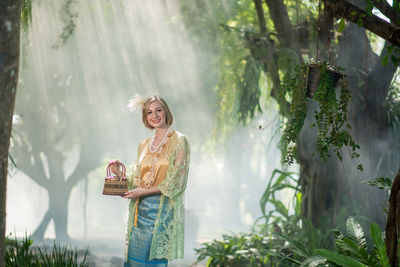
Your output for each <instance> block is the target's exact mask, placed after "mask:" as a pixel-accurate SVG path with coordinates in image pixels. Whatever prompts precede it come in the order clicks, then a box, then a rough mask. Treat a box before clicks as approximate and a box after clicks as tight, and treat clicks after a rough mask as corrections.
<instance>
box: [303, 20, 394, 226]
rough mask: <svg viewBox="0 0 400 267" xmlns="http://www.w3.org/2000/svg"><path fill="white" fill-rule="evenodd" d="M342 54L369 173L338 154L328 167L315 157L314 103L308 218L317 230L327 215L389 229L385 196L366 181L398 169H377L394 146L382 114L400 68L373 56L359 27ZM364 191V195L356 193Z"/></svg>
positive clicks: (306, 184)
mask: <svg viewBox="0 0 400 267" xmlns="http://www.w3.org/2000/svg"><path fill="white" fill-rule="evenodd" d="M360 48H361V49H360ZM337 51H338V53H337V55H338V59H337V64H338V65H339V66H340V67H343V68H344V69H345V74H346V75H348V80H349V87H350V89H351V90H352V101H351V102H350V104H349V107H348V110H349V122H350V124H351V125H352V129H351V134H352V135H353V137H354V138H355V141H356V142H357V143H358V144H359V145H360V146H361V155H362V159H361V161H362V163H363V165H364V166H365V167H366V169H365V170H364V171H363V172H358V171H357V170H356V166H357V164H358V163H359V162H358V161H357V160H355V159H350V158H349V157H345V158H344V162H340V161H339V160H338V159H337V157H336V156H335V155H334V154H333V153H331V154H332V156H331V157H330V158H328V160H327V162H324V161H322V160H318V158H317V156H312V153H313V152H314V151H315V148H316V146H315V143H314V140H315V139H316V132H315V130H314V129H310V128H309V127H308V125H310V121H309V117H310V116H311V115H312V113H313V104H312V103H311V104H310V105H309V106H308V109H307V110H308V114H307V120H306V123H305V125H304V127H303V130H302V133H301V135H300V138H299V146H298V151H299V162H300V171H301V173H300V175H301V177H300V182H301V186H302V189H303V192H302V193H303V203H302V204H303V206H302V212H303V215H305V216H307V217H309V218H310V219H311V220H312V222H313V223H314V225H316V226H317V227H320V226H322V225H320V223H321V222H320V219H321V218H323V217H324V215H328V218H329V219H328V221H329V222H331V223H330V224H332V225H334V224H335V220H336V219H338V220H340V219H345V218H339V217H337V216H338V215H341V216H342V217H343V216H344V217H346V216H349V215H362V216H367V217H369V218H370V219H371V220H374V221H376V222H377V223H378V224H379V225H380V226H381V227H383V225H384V223H385V218H383V216H381V212H379V210H381V207H380V206H379V204H380V203H381V202H382V201H384V195H383V192H376V190H373V189H371V188H369V187H368V186H366V185H365V184H361V183H360V182H361V180H365V179H366V178H374V177H378V176H389V173H390V171H391V170H393V168H394V166H389V164H386V165H385V160H383V161H382V162H383V163H382V165H381V168H380V170H378V169H377V168H376V166H377V165H378V162H379V161H380V158H385V157H387V154H388V153H387V151H390V142H392V140H391V139H390V138H388V136H387V135H386V134H387V133H388V132H389V131H388V129H389V128H390V127H391V126H390V125H387V124H386V123H385V121H386V120H385V118H384V117H383V116H382V114H385V111H384V106H383V102H384V99H385V97H386V95H387V92H388V88H389V85H390V82H391V80H392V77H393V74H394V72H395V70H396V68H395V67H394V66H393V65H392V64H389V65H388V66H382V65H381V61H380V59H379V57H377V56H376V55H374V54H373V53H372V50H371V48H370V44H369V41H368V39H367V37H366V34H365V30H364V29H362V28H359V27H357V26H355V25H349V26H348V27H346V29H345V31H344V32H343V36H342V38H341V39H340V41H339V46H338V48H337ZM360 84H363V85H361V86H360ZM347 151H348V150H347V148H345V149H343V152H344V153H345V154H346V153H347ZM387 162H390V161H389V160H388V161H387ZM383 165H385V166H383ZM360 187H362V188H363V189H362V190H363V192H364V193H363V194H359V192H358V191H359V190H356V189H359V188H360ZM342 208H344V209H342ZM325 226H326V225H325Z"/></svg>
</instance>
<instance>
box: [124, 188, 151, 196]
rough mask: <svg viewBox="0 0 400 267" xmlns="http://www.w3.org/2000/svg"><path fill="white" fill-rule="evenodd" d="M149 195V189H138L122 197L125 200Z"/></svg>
mask: <svg viewBox="0 0 400 267" xmlns="http://www.w3.org/2000/svg"><path fill="white" fill-rule="evenodd" d="M146 195H147V189H144V188H136V189H133V190H131V191H128V192H126V193H125V194H124V195H123V196H122V197H123V198H140V197H144V196H146Z"/></svg>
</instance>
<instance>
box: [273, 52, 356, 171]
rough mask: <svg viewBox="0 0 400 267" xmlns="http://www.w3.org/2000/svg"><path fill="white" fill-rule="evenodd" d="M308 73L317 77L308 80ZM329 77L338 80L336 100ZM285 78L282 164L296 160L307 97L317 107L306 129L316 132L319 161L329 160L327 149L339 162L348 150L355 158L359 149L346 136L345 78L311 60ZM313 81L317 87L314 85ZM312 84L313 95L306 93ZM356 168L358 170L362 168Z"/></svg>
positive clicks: (348, 134)
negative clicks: (286, 105)
mask: <svg viewBox="0 0 400 267" xmlns="http://www.w3.org/2000/svg"><path fill="white" fill-rule="evenodd" d="M312 69H315V70H316V71H315V72H316V74H317V77H311V76H312V75H311V74H314V72H312ZM332 75H336V76H337V77H336V79H339V81H338V83H339V88H340V90H339V97H337V96H336V91H335V89H336V82H335V81H333V79H334V78H332ZM287 76H289V77H287ZM287 76H286V77H285V78H286V79H284V80H283V83H282V89H283V90H282V92H281V93H282V94H283V97H280V99H286V98H289V99H290V100H291V102H290V113H289V114H290V115H289V119H288V123H287V124H286V127H285V129H284V132H283V135H282V139H281V142H282V144H281V148H283V149H282V154H283V158H284V162H287V163H289V164H291V163H293V162H294V159H295V158H296V150H297V140H298V136H299V134H300V131H301V129H302V128H303V125H304V120H305V118H306V115H307V103H308V99H307V96H308V97H310V98H311V97H312V99H313V100H314V101H316V102H317V103H318V109H317V110H316V111H314V114H313V119H314V121H313V122H312V123H311V126H310V127H311V128H312V127H316V128H317V129H318V133H317V141H316V143H317V147H316V149H317V152H318V153H319V155H320V157H321V158H322V159H324V160H326V159H327V158H328V157H329V156H330V154H329V148H330V147H332V148H333V151H334V152H335V153H336V155H337V156H338V158H339V159H340V160H342V159H343V156H342V151H341V149H342V147H345V146H348V147H350V148H351V149H352V155H351V156H352V158H358V157H359V156H360V155H359V154H358V153H357V149H359V148H360V147H359V146H358V145H357V144H356V143H355V142H354V140H353V138H352V136H351V135H350V132H349V131H350V129H351V126H350V124H349V123H348V121H347V105H348V103H349V101H350V99H351V92H350V89H349V87H348V82H347V80H346V77H345V76H344V75H343V74H341V73H339V72H338V71H337V70H335V69H334V68H333V67H331V66H330V65H329V64H328V63H326V62H320V61H314V60H312V59H310V60H309V61H307V62H306V63H304V64H302V65H300V66H297V67H296V68H295V70H294V71H293V72H292V73H291V75H287ZM315 79H317V83H315V82H314V80H315ZM313 83H315V87H316V89H315V92H310V90H312V88H310V87H311V86H312V85H313ZM281 105H283V103H282V104H281ZM358 168H359V169H361V170H362V165H361V164H360V165H359V166H358Z"/></svg>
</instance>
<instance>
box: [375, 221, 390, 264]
mask: <svg viewBox="0 0 400 267" xmlns="http://www.w3.org/2000/svg"><path fill="white" fill-rule="evenodd" d="M371 238H372V240H373V241H374V244H375V249H376V251H377V253H378V258H379V262H380V263H381V266H382V267H390V264H389V259H388V257H387V254H386V245H385V242H384V241H383V239H382V232H381V229H380V228H379V226H378V225H377V224H376V223H374V222H373V223H371Z"/></svg>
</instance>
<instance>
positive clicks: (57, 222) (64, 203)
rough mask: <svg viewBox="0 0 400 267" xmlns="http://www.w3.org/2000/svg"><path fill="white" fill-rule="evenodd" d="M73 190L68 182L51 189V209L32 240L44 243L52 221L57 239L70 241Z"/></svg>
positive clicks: (49, 191) (49, 193)
mask: <svg viewBox="0 0 400 267" xmlns="http://www.w3.org/2000/svg"><path fill="white" fill-rule="evenodd" d="M71 190H72V188H70V187H68V186H66V182H63V183H57V184H56V186H53V187H49V189H48V190H47V193H48V195H49V209H48V210H47V212H46V214H45V216H44V217H43V219H42V222H41V223H40V224H39V226H38V227H37V228H36V230H35V232H34V233H33V235H32V238H33V239H34V240H36V241H43V239H44V234H45V232H46V229H47V227H48V225H49V223H50V221H51V220H53V222H54V228H55V234H56V239H57V240H59V241H69V240H70V237H69V235H68V227H67V224H68V202H69V197H70V194H71Z"/></svg>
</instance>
